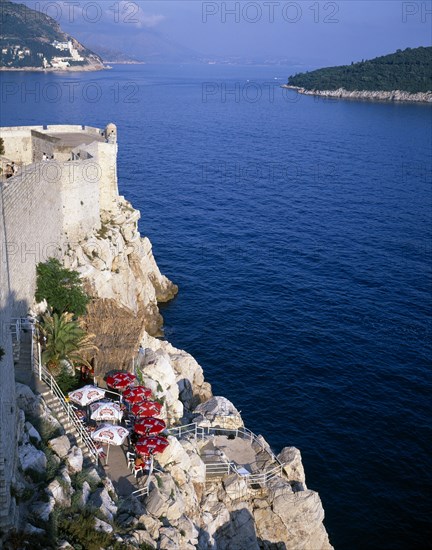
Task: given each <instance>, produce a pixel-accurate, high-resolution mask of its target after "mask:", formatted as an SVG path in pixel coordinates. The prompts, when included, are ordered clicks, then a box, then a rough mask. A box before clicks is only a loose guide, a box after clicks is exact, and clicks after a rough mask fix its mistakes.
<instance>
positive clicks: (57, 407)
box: [41, 382, 95, 467]
mask: <svg viewBox="0 0 432 550" xmlns="http://www.w3.org/2000/svg"><path fill="white" fill-rule="evenodd" d="M41 385H42V386H43V387H44V391H43V392H42V393H41V395H42V397H43V399H44V401H45V403H46V405H47V407H49V409H50V411H51V412H52V414H53V416H54V417H55V418H56V419H57V420H58V421H59V422H60V424H61V426H62V427H63V429H64V431H65V435H67V436H68V438H69V441H70V442H71V445H76V446H77V447H79V448H80V449H81V451H82V453H83V459H84V461H83V466H84V467H85V466H92V465H93V466H94V465H95V463H94V460H93V457H92V456H91V454H90V452H89V450H88V447H87V445H86V444H85V442H84V441H83V440H82V438H81V436H80V434H79V433H78V430H77V429H76V427H75V425H74V423H73V422H72V421H71V420H69V418H68V415H67V413H66V412H65V410H64V409H63V407H62V405H61V402H60V400H59V398H58V397H57V396H56V395H55V394H53V393H51V390H50V389H49V387H48V386H47V385H46V384H45V383H44V382H41Z"/></svg>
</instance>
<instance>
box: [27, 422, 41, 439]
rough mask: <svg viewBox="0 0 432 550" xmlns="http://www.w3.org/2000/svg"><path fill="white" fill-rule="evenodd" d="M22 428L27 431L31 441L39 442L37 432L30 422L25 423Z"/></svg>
mask: <svg viewBox="0 0 432 550" xmlns="http://www.w3.org/2000/svg"><path fill="white" fill-rule="evenodd" d="M24 429H25V431H26V432H27V434H28V436H29V439H30V442H31V443H40V442H41V441H42V438H41V436H40V434H39V432H38V431H37V430H36V428H35V427H34V426H33V425H32V424H30V422H26V423H25V425H24Z"/></svg>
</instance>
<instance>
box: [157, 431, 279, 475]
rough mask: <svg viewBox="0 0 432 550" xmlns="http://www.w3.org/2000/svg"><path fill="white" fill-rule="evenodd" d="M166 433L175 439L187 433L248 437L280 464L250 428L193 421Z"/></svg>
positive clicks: (195, 435)
mask: <svg viewBox="0 0 432 550" xmlns="http://www.w3.org/2000/svg"><path fill="white" fill-rule="evenodd" d="M166 432H167V433H168V435H173V436H174V437H177V439H179V438H181V437H183V436H185V435H187V434H193V435H194V437H195V439H197V438H198V437H199V438H201V439H204V438H205V437H206V436H211V435H226V436H233V437H241V438H242V439H248V440H249V441H250V442H251V443H253V442H255V443H256V444H257V445H259V446H260V447H261V449H263V451H265V452H266V453H267V454H268V455H269V456H270V457H271V459H272V461H273V462H276V463H278V464H279V465H280V462H279V460H278V459H277V458H276V456H275V455H274V453H273V452H272V450H271V449H270V447H268V446H266V445H264V444H263V443H262V441H261V440H260V439H259V438H258V436H257V435H255V434H254V433H253V432H252V431H251V430H249V429H248V428H245V427H244V426H241V427H239V428H218V427H209V426H198V425H197V424H196V423H195V422H192V423H191V424H186V425H184V426H176V427H174V428H168V429H167V430H166Z"/></svg>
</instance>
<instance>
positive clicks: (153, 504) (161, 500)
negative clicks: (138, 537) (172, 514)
mask: <svg viewBox="0 0 432 550" xmlns="http://www.w3.org/2000/svg"><path fill="white" fill-rule="evenodd" d="M168 500H169V497H167V496H166V495H164V494H162V493H161V492H160V491H159V489H158V488H157V487H156V486H153V488H152V489H151V490H150V493H149V495H148V497H147V498H146V501H145V507H146V510H147V512H148V513H149V514H151V515H152V516H153V517H155V518H160V517H164V516H165V515H166V512H167V510H168Z"/></svg>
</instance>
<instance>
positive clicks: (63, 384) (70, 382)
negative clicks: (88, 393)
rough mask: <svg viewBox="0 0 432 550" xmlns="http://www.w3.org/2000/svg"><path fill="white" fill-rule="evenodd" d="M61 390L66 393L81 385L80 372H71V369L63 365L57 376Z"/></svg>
mask: <svg viewBox="0 0 432 550" xmlns="http://www.w3.org/2000/svg"><path fill="white" fill-rule="evenodd" d="M55 379H56V382H57V384H58V385H59V387H60V389H61V391H62V392H63V393H64V394H65V395H66V394H68V393H69V392H70V391H72V390H76V389H77V388H78V387H79V382H80V377H79V374H78V373H74V374H71V372H70V371H69V369H68V368H67V367H66V366H65V365H63V366H62V367H61V370H60V372H59V374H57V376H56V377H55Z"/></svg>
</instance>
